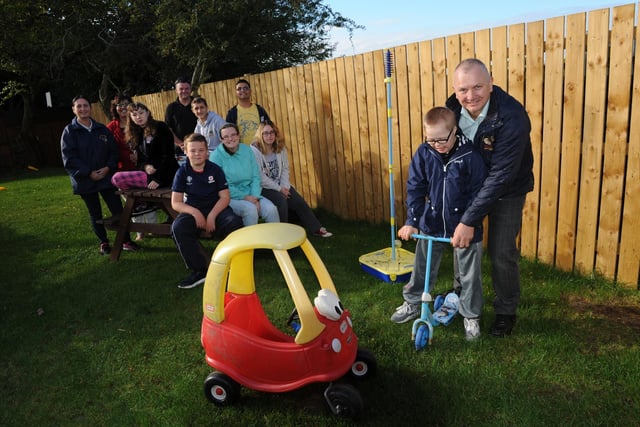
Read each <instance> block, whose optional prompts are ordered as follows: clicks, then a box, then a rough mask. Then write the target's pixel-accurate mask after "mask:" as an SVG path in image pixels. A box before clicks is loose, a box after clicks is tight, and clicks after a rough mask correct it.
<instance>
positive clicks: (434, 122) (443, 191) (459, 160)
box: [391, 107, 487, 340]
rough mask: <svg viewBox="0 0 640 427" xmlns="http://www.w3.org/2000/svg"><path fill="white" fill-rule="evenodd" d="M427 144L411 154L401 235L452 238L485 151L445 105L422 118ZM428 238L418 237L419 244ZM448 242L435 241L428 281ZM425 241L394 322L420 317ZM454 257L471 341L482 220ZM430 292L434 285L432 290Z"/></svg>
mask: <svg viewBox="0 0 640 427" xmlns="http://www.w3.org/2000/svg"><path fill="white" fill-rule="evenodd" d="M423 125H424V132H425V135H426V140H425V143H424V144H422V145H421V146H420V147H418V150H417V151H416V153H415V154H414V156H413V158H412V159H411V165H410V167H409V179H408V180H407V206H408V215H407V221H406V223H405V225H404V226H403V227H402V228H400V230H399V231H398V236H399V237H400V238H401V239H403V240H409V239H410V238H411V235H412V234H416V233H418V232H420V233H421V234H426V235H430V236H435V237H448V238H450V237H451V236H452V235H453V232H454V230H455V228H456V226H457V225H458V223H459V222H460V218H462V215H463V214H464V212H465V210H466V208H467V207H468V206H469V205H470V203H471V201H472V200H473V199H474V197H475V196H476V194H477V193H478V191H479V190H480V187H481V186H482V182H483V181H484V179H485V177H486V174H487V172H486V166H485V163H484V160H483V159H482V155H481V154H480V153H479V152H478V151H477V150H476V149H475V147H474V146H473V145H472V144H471V143H470V141H469V140H468V139H467V138H466V137H465V136H464V135H463V134H462V133H461V132H459V130H458V126H457V125H456V116H455V114H454V113H453V111H451V110H449V109H448V108H446V107H435V108H432V109H431V110H429V112H427V114H426V115H425V117H424V122H423ZM420 242H424V240H420V241H419V242H418V243H420ZM446 246H448V244H446V243H442V242H433V248H432V254H431V266H430V270H429V285H430V287H433V284H434V283H435V280H436V278H437V275H438V269H439V267H440V261H441V259H442V253H443V251H444V249H445V248H446ZM425 252H426V244H417V245H416V254H415V261H414V266H413V272H412V274H411V278H410V279H409V282H408V283H407V284H406V285H405V286H404V288H403V291H402V295H403V297H404V303H403V304H402V305H401V306H399V307H398V308H397V309H396V311H395V313H393V315H392V316H391V321H392V322H395V323H404V322H408V321H409V320H412V319H415V318H417V317H419V316H420V305H421V299H422V293H423V291H424V282H425V280H424V279H425V274H427V272H426V269H427V266H426V253H425ZM453 256H454V257H455V258H456V259H457V262H458V265H459V268H460V282H461V285H462V287H461V290H460V299H459V305H460V307H459V311H460V313H461V314H462V316H463V317H464V327H465V334H466V338H467V339H468V340H473V339H476V338H478V337H479V336H480V321H479V318H480V315H481V313H482V306H483V303H484V301H483V297H482V276H481V270H480V266H481V261H482V224H480V225H479V226H477V227H476V228H475V230H474V235H473V239H472V243H471V244H470V245H469V247H467V248H454V249H453ZM429 291H430V290H429Z"/></svg>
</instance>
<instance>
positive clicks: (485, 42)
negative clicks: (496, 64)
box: [462, 28, 491, 69]
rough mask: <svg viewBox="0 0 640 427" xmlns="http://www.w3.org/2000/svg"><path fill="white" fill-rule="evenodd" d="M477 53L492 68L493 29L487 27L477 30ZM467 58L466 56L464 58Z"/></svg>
mask: <svg viewBox="0 0 640 427" xmlns="http://www.w3.org/2000/svg"><path fill="white" fill-rule="evenodd" d="M475 50H476V55H475V57H476V58H478V59H479V60H480V61H482V62H484V63H485V65H486V66H487V67H488V68H489V69H491V30H490V29H488V28H487V29H485V30H480V31H476V47H475ZM462 59H465V58H462Z"/></svg>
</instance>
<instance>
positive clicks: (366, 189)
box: [352, 55, 374, 222]
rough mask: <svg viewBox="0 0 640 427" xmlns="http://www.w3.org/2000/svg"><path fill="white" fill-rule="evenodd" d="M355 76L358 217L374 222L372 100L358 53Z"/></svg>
mask: <svg viewBox="0 0 640 427" xmlns="http://www.w3.org/2000/svg"><path fill="white" fill-rule="evenodd" d="M354 61H355V63H354V77H355V91H356V94H355V98H356V102H355V107H357V111H356V117H355V126H353V128H352V131H354V132H355V135H356V136H355V140H356V141H357V142H358V143H357V146H356V147H354V148H355V149H356V150H357V151H355V152H354V164H355V167H356V170H357V171H358V174H359V179H360V181H361V184H360V185H361V186H362V188H361V190H359V191H358V194H357V197H358V202H357V203H358V211H359V212H360V214H359V215H358V218H364V219H365V220H366V221H369V222H372V221H373V218H374V215H373V207H372V206H371V200H372V196H373V188H372V187H373V183H372V182H371V156H370V154H369V150H368V146H369V135H370V132H369V116H368V110H369V108H370V106H369V105H370V100H369V99H368V98H367V80H366V79H365V78H364V76H365V75H366V74H365V60H364V55H357V56H356V57H355V58H354Z"/></svg>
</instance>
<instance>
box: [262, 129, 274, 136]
mask: <svg viewBox="0 0 640 427" xmlns="http://www.w3.org/2000/svg"><path fill="white" fill-rule="evenodd" d="M275 134H276V132H275V131H273V130H265V131H264V132H262V136H269V135H275Z"/></svg>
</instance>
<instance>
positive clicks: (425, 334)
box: [415, 325, 429, 351]
mask: <svg viewBox="0 0 640 427" xmlns="http://www.w3.org/2000/svg"><path fill="white" fill-rule="evenodd" d="M428 342H429V328H428V327H427V326H426V325H420V327H419V328H418V332H416V341H415V344H416V350H418V351H420V350H422V349H423V348H425V346H426V345H427V343H428Z"/></svg>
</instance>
